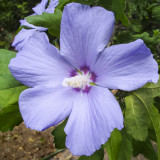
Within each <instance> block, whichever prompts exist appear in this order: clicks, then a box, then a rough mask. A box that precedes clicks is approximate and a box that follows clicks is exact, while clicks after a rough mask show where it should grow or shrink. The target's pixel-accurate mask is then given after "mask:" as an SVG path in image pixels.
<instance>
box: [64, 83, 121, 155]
mask: <svg viewBox="0 0 160 160" xmlns="http://www.w3.org/2000/svg"><path fill="white" fill-rule="evenodd" d="M114 128H118V129H119V130H121V129H122V128H123V115H122V111H121V108H120V106H119V104H118V102H117V100H116V99H115V97H114V96H113V95H112V93H111V92H110V91H109V90H108V89H107V88H101V87H97V86H92V88H91V90H90V92H89V93H88V94H81V93H80V94H79V96H78V99H76V100H75V101H74V102H73V108H72V111H71V114H70V116H69V119H68V122H67V125H66V127H65V132H66V134H67V137H66V147H67V148H69V150H70V151H71V153H72V154H73V155H87V156H90V155H91V154H93V153H94V152H95V151H96V150H98V149H99V148H100V147H101V145H102V144H104V143H105V142H106V141H107V140H108V138H109V137H110V135H111V132H112V131H113V130H114Z"/></svg>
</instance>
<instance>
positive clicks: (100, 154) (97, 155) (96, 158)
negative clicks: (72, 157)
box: [78, 147, 104, 160]
mask: <svg viewBox="0 0 160 160" xmlns="http://www.w3.org/2000/svg"><path fill="white" fill-rule="evenodd" d="M103 158H104V149H103V147H101V149H99V150H97V151H96V152H94V153H93V154H92V155H91V156H81V157H80V158H79V159H78V160H103Z"/></svg>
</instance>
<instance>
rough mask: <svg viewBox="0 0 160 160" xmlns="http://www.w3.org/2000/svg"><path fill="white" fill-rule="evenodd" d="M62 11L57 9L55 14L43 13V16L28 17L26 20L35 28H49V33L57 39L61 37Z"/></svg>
mask: <svg viewBox="0 0 160 160" xmlns="http://www.w3.org/2000/svg"><path fill="white" fill-rule="evenodd" d="M61 18H62V11H61V10H59V9H56V10H55V12H54V13H46V12H43V14H42V15H34V16H28V17H26V18H25V19H26V20H27V21H28V22H29V23H30V24H33V25H35V26H41V27H45V28H48V32H49V33H50V34H51V35H53V36H56V37H59V36H60V23H61Z"/></svg>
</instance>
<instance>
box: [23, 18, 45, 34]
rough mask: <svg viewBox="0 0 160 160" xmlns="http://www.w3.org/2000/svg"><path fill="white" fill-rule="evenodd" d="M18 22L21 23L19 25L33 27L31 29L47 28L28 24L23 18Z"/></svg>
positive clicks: (41, 29) (42, 29) (43, 29)
mask: <svg viewBox="0 0 160 160" xmlns="http://www.w3.org/2000/svg"><path fill="white" fill-rule="evenodd" d="M20 23H21V26H26V27H29V28H33V29H36V30H37V31H41V32H43V31H46V30H47V28H44V27H37V26H34V25H33V24H29V23H28V22H27V21H26V20H25V19H24V20H20Z"/></svg>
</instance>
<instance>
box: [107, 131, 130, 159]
mask: <svg viewBox="0 0 160 160" xmlns="http://www.w3.org/2000/svg"><path fill="white" fill-rule="evenodd" d="M121 132H122V134H121ZM104 146H105V148H106V149H107V153H108V156H109V159H110V160H130V159H131V156H132V143H131V141H130V139H129V138H128V136H127V134H126V132H125V130H124V129H123V130H122V131H119V130H118V129H115V130H114V131H113V132H112V133H111V137H110V138H109V139H108V141H107V142H106V144H105V145H104Z"/></svg>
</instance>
